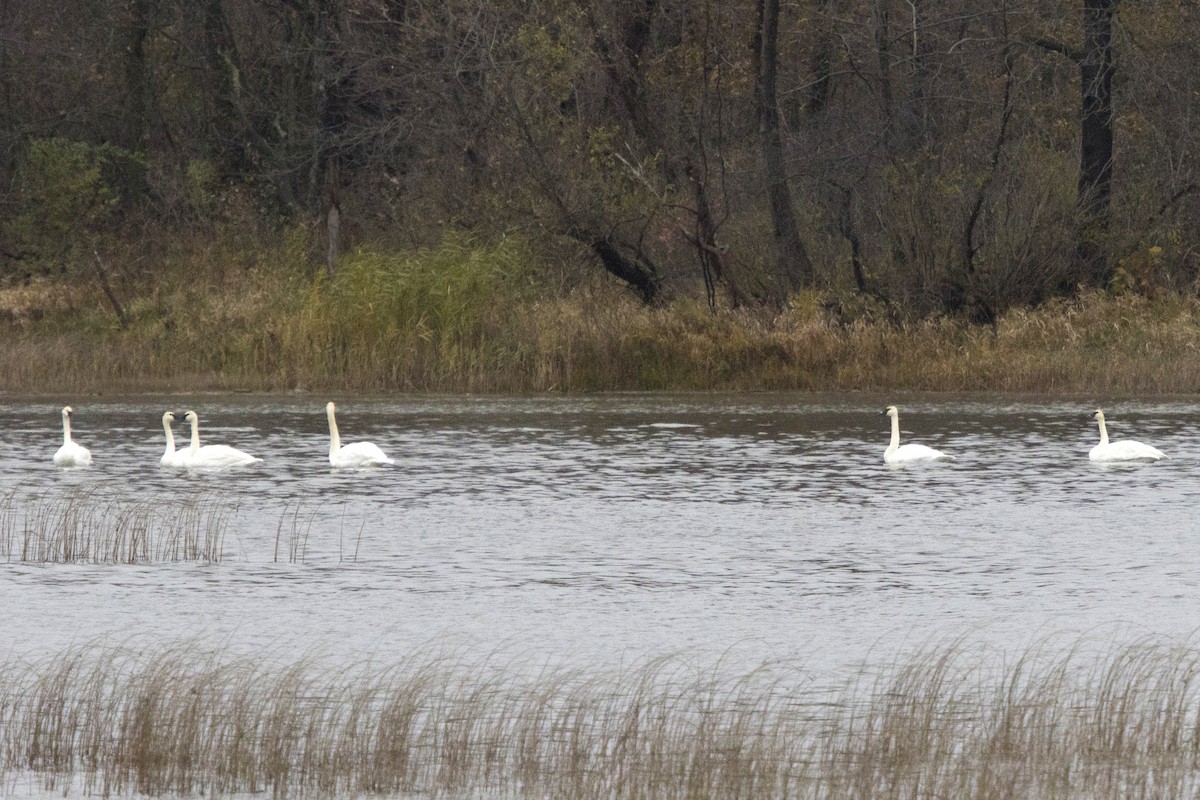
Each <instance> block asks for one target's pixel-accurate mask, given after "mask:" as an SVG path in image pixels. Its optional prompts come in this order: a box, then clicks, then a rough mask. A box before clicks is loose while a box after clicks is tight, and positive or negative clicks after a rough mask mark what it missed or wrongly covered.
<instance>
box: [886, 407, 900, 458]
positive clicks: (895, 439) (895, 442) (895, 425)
mask: <svg viewBox="0 0 1200 800" xmlns="http://www.w3.org/2000/svg"><path fill="white" fill-rule="evenodd" d="M899 446H900V415H899V414H893V415H892V441H891V443H890V444H889V445H888V450H889V451H894V450H895V449H896V448H897V447H899Z"/></svg>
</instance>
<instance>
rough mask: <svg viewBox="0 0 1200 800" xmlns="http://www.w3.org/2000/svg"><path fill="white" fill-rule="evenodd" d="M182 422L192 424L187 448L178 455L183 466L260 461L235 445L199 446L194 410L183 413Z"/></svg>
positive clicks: (227, 465) (197, 420)
mask: <svg viewBox="0 0 1200 800" xmlns="http://www.w3.org/2000/svg"><path fill="white" fill-rule="evenodd" d="M183 419H184V422H190V423H191V424H192V443H191V445H189V446H188V449H187V450H184V451H182V452H181V453H180V454H179V456H178V463H179V465H180V466H184V467H213V468H220V467H240V466H243V465H246V464H254V463H257V462H259V461H262V459H261V458H258V457H256V456H252V455H250V454H249V453H246V452H244V451H242V450H238V449H237V448H236V447H230V446H229V445H225V444H206V445H204V447H201V446H200V418H199V417H198V416H196V412H195V411H188V412H186V413H185V414H184V415H183Z"/></svg>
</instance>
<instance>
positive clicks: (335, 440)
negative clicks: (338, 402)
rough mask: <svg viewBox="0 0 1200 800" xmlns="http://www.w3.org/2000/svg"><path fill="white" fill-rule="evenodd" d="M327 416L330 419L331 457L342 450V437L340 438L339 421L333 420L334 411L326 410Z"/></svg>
mask: <svg viewBox="0 0 1200 800" xmlns="http://www.w3.org/2000/svg"><path fill="white" fill-rule="evenodd" d="M325 414H326V416H328V417H329V455H333V454H334V453H336V452H337V451H338V450H340V449H341V448H342V437H340V436H338V428H337V420H335V419H334V418H333V409H332V408H328V409H326V410H325Z"/></svg>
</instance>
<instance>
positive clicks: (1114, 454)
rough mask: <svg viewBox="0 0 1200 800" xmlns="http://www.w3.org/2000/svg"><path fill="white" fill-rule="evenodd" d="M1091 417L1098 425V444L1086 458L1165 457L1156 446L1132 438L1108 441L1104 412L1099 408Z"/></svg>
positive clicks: (1094, 459) (1150, 458) (1097, 459)
mask: <svg viewBox="0 0 1200 800" xmlns="http://www.w3.org/2000/svg"><path fill="white" fill-rule="evenodd" d="M1092 419H1094V420H1096V423H1097V424H1098V425H1099V426H1100V444H1098V445H1096V446H1095V447H1093V448H1092V449H1091V452H1089V453H1088V458H1090V459H1091V460H1092V461H1158V460H1159V459H1160V458H1166V455H1165V454H1164V453H1163V452H1162V451H1161V450H1159V449H1158V448H1156V447H1151V446H1150V445H1148V444H1142V443H1141V442H1135V441H1133V440H1132V439H1121V440H1119V441H1116V442H1110V441H1109V440H1108V428H1107V427H1106V426H1105V425H1104V412H1103V411H1101V410H1100V409H1098V408H1097V409H1096V410H1095V411H1093V412H1092Z"/></svg>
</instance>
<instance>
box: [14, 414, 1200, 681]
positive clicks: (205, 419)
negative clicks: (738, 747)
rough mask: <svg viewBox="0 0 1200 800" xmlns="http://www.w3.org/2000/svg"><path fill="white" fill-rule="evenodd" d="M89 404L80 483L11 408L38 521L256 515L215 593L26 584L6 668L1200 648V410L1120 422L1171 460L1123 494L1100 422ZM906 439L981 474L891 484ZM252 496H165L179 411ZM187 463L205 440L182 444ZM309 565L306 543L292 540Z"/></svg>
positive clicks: (122, 583) (84, 570)
mask: <svg viewBox="0 0 1200 800" xmlns="http://www.w3.org/2000/svg"><path fill="white" fill-rule="evenodd" d="M327 399H330V398H326V397H315V396H293V395H287V396H233V397H228V396H202V397H188V398H186V399H183V398H180V397H169V398H168V397H128V398H112V399H100V400H90V401H89V400H86V399H74V398H72V399H71V400H72V402H73V405H74V407H75V417H74V429H75V438H76V440H77V441H79V442H80V443H82V444H84V445H86V446H88V447H90V448H91V449H92V451H93V454H94V456H95V464H94V466H93V467H91V468H89V469H83V470H74V471H60V470H58V469H56V468H54V467H53V466H52V464H51V461H50V459H51V456H52V455H53V453H54V451H55V449H56V448H57V447H58V445H59V443H60V440H61V433H60V429H59V415H58V410H59V408H60V407H61V404H62V402H63V401H62V400H61V399H55V400H50V399H40V400H28V399H7V400H4V401H3V402H0V488H3V489H4V490H7V491H8V492H11V493H12V495H13V497H14V498H18V499H10V501H9V503H10V506H11V507H12V508H14V509H17V510H18V511H19V509H20V508H21V503H22V501H21V500H20V499H19V498H23V497H26V496H29V497H37V498H41V499H40V500H39V501H38V502H40V503H42V504H43V506H45V505H46V503H47V502H49V501H48V498H53V497H54V496H56V495H58V494H62V495H63V496H65V497H69V496H72V495H71V493H72V492H75V493H76V494H75V496H76V497H79V496H82V495H79V494H78V493H79V492H83V491H87V492H89V494H87V495H86V496H87V497H90V498H92V501H93V502H97V503H100V502H109V501H116V502H140V501H153V502H155V503H160V504H163V505H164V507H169V506H170V505H171V504H173V503H180V502H187V501H188V500H189V498H190V499H193V500H194V499H195V498H197V497H202V498H206V500H205V502H207V503H209V504H214V505H215V506H221V507H224V508H227V509H229V521H228V530H227V533H226V538H225V541H224V556H223V558H222V560H221V561H220V562H219V563H198V562H170V563H154V564H144V565H132V566H131V565H116V564H40V563H27V562H21V561H19V560H16V559H15V557H14V556H12V555H11V554H10V557H9V560H8V561H7V563H0V656H12V655H14V654H16V655H30V656H36V655H38V654H46V653H54V652H58V651H61V650H62V649H63V648H64V647H66V646H68V645H71V644H80V643H86V642H93V641H100V642H107V643H134V644H136V645H138V646H143V647H156V646H160V645H161V644H162V643H167V642H177V641H189V642H195V641H200V642H204V643H211V644H213V645H214V646H218V647H221V648H223V649H226V650H232V651H235V652H244V653H249V654H255V653H260V654H266V655H269V656H270V657H272V658H291V657H292V656H294V655H295V654H306V655H307V654H320V655H322V656H323V657H330V658H334V659H345V660H346V661H347V663H357V662H360V661H361V660H363V659H372V660H379V661H389V660H393V659H395V658H402V657H405V656H409V655H412V654H413V653H414V652H422V651H426V652H427V651H431V650H432V651H446V652H449V653H453V654H457V655H458V656H459V657H462V658H466V659H484V658H488V657H495V656H497V655H501V656H502V657H505V658H508V657H511V658H514V659H519V660H521V661H524V662H528V663H531V664H538V665H545V664H552V665H568V666H582V667H589V668H591V667H598V668H609V667H614V668H615V667H620V666H628V665H638V664H643V663H645V662H646V661H647V660H649V659H651V658H654V657H657V656H662V655H676V656H685V657H689V658H692V657H695V658H698V659H703V660H714V659H715V660H720V661H721V662H722V663H726V664H729V663H732V664H734V665H735V666H738V667H742V666H744V667H747V668H753V667H754V666H755V665H756V664H760V663H763V662H764V661H769V660H776V659H784V660H789V661H797V662H800V663H802V664H805V665H806V666H808V667H809V668H811V669H812V670H813V672H814V674H815V675H821V674H827V675H835V674H837V673H838V672H839V671H843V670H844V669H845V668H847V667H854V666H858V665H861V664H864V663H867V662H870V661H872V660H877V661H882V662H888V663H890V662H892V661H894V660H895V659H896V658H897V657H898V656H900V655H902V654H903V653H904V652H907V651H909V650H912V649H917V648H919V647H921V646H923V645H927V644H929V643H934V642H937V641H944V640H948V639H953V638H956V637H957V638H961V639H963V640H965V641H980V642H983V643H986V644H988V645H994V646H997V647H999V648H1002V649H1005V650H1018V651H1019V650H1021V649H1022V648H1026V647H1028V646H1029V645H1030V644H1031V643H1034V642H1038V641H1044V640H1045V639H1047V638H1056V637H1062V638H1065V639H1067V640H1071V639H1073V638H1075V637H1080V636H1088V637H1099V638H1100V639H1102V640H1104V641H1110V642H1111V641H1126V640H1130V641H1132V640H1133V639H1135V638H1138V637H1141V636H1145V635H1151V636H1166V637H1181V638H1182V637H1187V636H1189V635H1190V634H1192V633H1193V631H1194V628H1195V626H1196V622H1197V619H1198V617H1197V610H1198V609H1200V523H1198V519H1197V512H1196V504H1197V500H1198V499H1200V404H1198V403H1197V402H1195V401H1192V400H1186V401H1183V400H1180V401H1162V402H1153V403H1133V402H1117V401H1114V402H1110V403H1107V404H1106V405H1105V412H1106V414H1107V416H1108V419H1109V426H1110V432H1111V433H1112V434H1113V436H1114V438H1121V437H1132V438H1137V439H1140V440H1142V441H1145V442H1147V443H1150V444H1153V445H1155V446H1157V447H1159V448H1160V449H1161V450H1163V451H1165V452H1166V453H1167V455H1168V456H1169V459H1168V460H1166V461H1163V462H1159V463H1154V464H1149V465H1135V466H1116V467H1111V466H1110V467H1104V466H1098V465H1095V464H1093V463H1091V462H1089V461H1088V458H1087V451H1088V449H1089V448H1090V447H1091V446H1092V445H1093V444H1094V443H1095V442H1096V441H1097V439H1098V435H1097V432H1096V429H1095V426H1094V424H1092V423H1090V422H1089V421H1088V418H1087V417H1088V413H1089V412H1090V411H1091V410H1092V408H1093V407H1094V402H1095V401H1088V400H1085V399H1080V400H1079V401H1077V402H1069V401H1060V400H1054V401H1047V400H1044V399H1038V398H1015V397H985V396H978V397H945V396H937V397H930V396H922V397H887V398H885V397H876V396H870V395H861V394H851V395H836V396H834V395H796V394H746V395H733V394H723V395H621V394H618V395H599V396H587V397H579V398H534V399H526V398H520V399H513V398H500V399H496V398H438V397H435V398H428V397H422V398H399V399H380V398H333V399H336V400H338V403H339V415H338V417H339V424H340V427H341V430H342V436H343V441H345V442H351V441H357V440H361V439H369V440H371V441H374V442H375V443H376V444H378V445H379V446H380V447H382V448H383V449H384V450H385V451H387V452H388V454H389V455H391V456H392V457H393V458H395V459H396V461H397V463H396V465H395V466H394V467H390V468H384V469H379V470H372V471H361V472H336V471H332V470H331V469H330V467H329V464H328V461H327V459H326V456H327V449H328V438H327V437H328V433H327V428H326V422H325V416H324V410H323V405H324V402H325V400H327ZM888 402H894V403H897V404H898V405H899V406H900V411H901V426H902V430H903V431H904V437H905V440H906V441H919V442H923V443H925V444H929V445H932V446H934V447H938V448H940V449H943V450H945V451H947V452H949V453H952V454H954V455H955V456H956V457H957V458H956V460H955V461H953V462H947V463H935V464H928V465H915V466H909V467H903V468H894V467H889V466H887V465H885V464H884V463H883V450H884V447H885V446H886V443H887V438H888V427H887V420H886V418H884V417H882V416H880V410H881V409H882V407H883V406H884V405H885V404H886V403H888ZM184 408H195V409H196V410H197V411H198V412H199V414H200V420H201V432H202V435H203V437H204V441H205V442H206V443H225V444H233V445H236V446H238V447H241V448H242V449H245V450H248V451H250V452H252V453H254V454H256V455H259V456H261V457H262V458H263V459H264V462H263V463H262V464H261V465H257V466H255V467H251V468H246V469H239V470H233V471H228V472H223V473H201V474H189V473H187V472H179V471H173V470H167V469H163V468H160V466H159V464H158V459H159V457H160V455H161V453H162V448H163V435H162V430H161V425H160V417H161V415H162V412H163V411H164V410H166V409H177V410H182V409H184ZM176 434H177V436H181V437H182V436H185V435H186V431H185V429H184V427H183V425H182V424H179V425H177V426H176ZM281 538H282V539H283V541H284V545H282V546H281V545H280V544H279V541H280V539H281Z"/></svg>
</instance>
